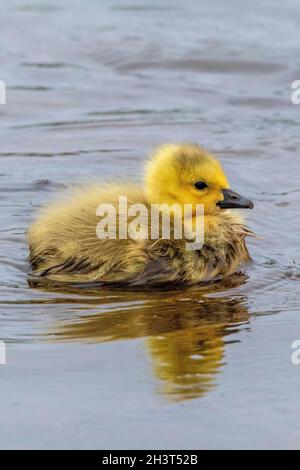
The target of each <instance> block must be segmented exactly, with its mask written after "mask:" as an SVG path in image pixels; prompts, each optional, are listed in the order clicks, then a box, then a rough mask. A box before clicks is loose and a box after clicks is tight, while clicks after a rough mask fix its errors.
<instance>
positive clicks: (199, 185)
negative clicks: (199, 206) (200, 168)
mask: <svg viewBox="0 0 300 470" xmlns="http://www.w3.org/2000/svg"><path fill="white" fill-rule="evenodd" d="M194 186H195V188H196V189H200V190H201V189H205V188H207V184H206V183H204V181H197V183H195V184H194Z"/></svg>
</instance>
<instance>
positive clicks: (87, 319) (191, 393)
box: [51, 276, 249, 401]
mask: <svg viewBox="0 0 300 470" xmlns="http://www.w3.org/2000/svg"><path fill="white" fill-rule="evenodd" d="M244 280H245V278H244V277H243V276H236V277H235V278H233V279H231V280H230V281H229V285H228V281H227V283H226V284H225V283H223V284H219V285H218V286H217V287H216V286H210V287H209V288H208V287H207V288H191V289H189V290H183V291H164V292H162V291H159V292H158V291H151V292H140V293H133V292H127V291H126V292H124V291H116V290H114V291H111V290H109V291H107V290H105V291H102V292H101V298H100V299H99V291H98V296H97V298H93V297H92V298H90V299H89V300H90V301H91V302H89V304H92V305H95V307H96V305H97V307H96V308H95V310H96V309H97V310H96V311H95V313H94V314H92V315H91V314H88V315H86V316H81V318H80V319H79V320H76V321H74V318H73V319H72V318H71V319H69V320H63V321H60V323H59V325H56V327H55V330H54V331H53V332H51V334H53V333H54V334H55V335H56V337H57V339H59V340H64V341H65V340H85V341H86V340H88V341H96V342H100V341H101V342H103V341H116V340H121V339H131V338H139V337H145V338H146V346H147V349H148V351H149V353H150V356H151V358H152V362H153V371H154V375H155V377H156V378H157V379H158V385H157V392H158V393H160V394H163V395H165V396H167V397H168V398H169V399H172V400H176V401H180V400H187V399H191V398H197V397H200V396H202V395H203V394H205V393H207V392H208V391H209V390H210V389H211V388H212V387H213V386H214V385H215V378H216V374H217V372H218V371H219V370H220V368H221V366H222V365H223V362H224V345H225V337H226V335H227V334H229V333H231V334H232V333H233V329H232V328H230V331H229V327H230V326H231V327H232V326H233V325H235V327H236V330H238V329H239V326H240V324H241V323H245V322H247V321H248V319H249V316H248V313H247V308H246V299H244V298H238V299H237V298H234V297H233V296H232V295H231V289H232V288H234V287H236V286H237V283H238V284H241V283H242V282H244ZM228 288H229V290H228ZM226 289H227V291H226ZM224 290H225V292H224ZM218 291H219V292H218ZM77 292H78V291H77ZM90 294H91V292H90ZM207 294H209V295H207ZM214 294H215V295H214ZM89 307H91V305H89ZM99 307H100V308H101V310H103V313H101V311H99ZM89 311H90V308H89ZM80 312H81V313H82V309H80Z"/></svg>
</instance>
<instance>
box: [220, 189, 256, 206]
mask: <svg viewBox="0 0 300 470" xmlns="http://www.w3.org/2000/svg"><path fill="white" fill-rule="evenodd" d="M223 194H224V200H223V201H220V202H218V203H217V206H219V207H221V209H253V207H254V204H253V202H252V201H250V199H246V198H244V197H243V196H240V195H239V194H238V193H235V192H234V191H231V189H223Z"/></svg>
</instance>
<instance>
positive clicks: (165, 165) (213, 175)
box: [145, 144, 253, 214]
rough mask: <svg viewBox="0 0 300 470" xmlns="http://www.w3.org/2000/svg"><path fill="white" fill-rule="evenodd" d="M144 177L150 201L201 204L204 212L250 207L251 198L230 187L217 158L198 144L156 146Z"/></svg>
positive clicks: (211, 212) (156, 202)
mask: <svg viewBox="0 0 300 470" xmlns="http://www.w3.org/2000/svg"><path fill="white" fill-rule="evenodd" d="M145 180H146V181H145V183H146V195H147V198H148V200H149V202H150V203H152V204H163V203H166V204H174V203H177V204H180V205H181V206H183V205H184V204H202V205H203V206H204V213H205V214H214V213H217V212H218V211H220V210H222V209H234V208H237V209H252V208H253V203H252V201H250V200H249V199H246V198H244V197H242V196H240V195H239V194H238V193H236V192H234V191H232V190H231V189H230V186H229V183H228V180H227V178H226V176H225V174H224V171H223V169H222V166H221V164H220V162H219V161H218V160H217V159H216V158H215V157H214V156H213V155H212V154H210V153H209V152H207V151H206V150H205V149H204V148H202V147H200V146H198V145H193V144H177V145H176V144H170V145H164V146H162V147H159V148H158V149H157V151H156V152H155V153H154V155H153V157H152V159H151V160H150V161H149V162H148V165H147V168H146V175H145Z"/></svg>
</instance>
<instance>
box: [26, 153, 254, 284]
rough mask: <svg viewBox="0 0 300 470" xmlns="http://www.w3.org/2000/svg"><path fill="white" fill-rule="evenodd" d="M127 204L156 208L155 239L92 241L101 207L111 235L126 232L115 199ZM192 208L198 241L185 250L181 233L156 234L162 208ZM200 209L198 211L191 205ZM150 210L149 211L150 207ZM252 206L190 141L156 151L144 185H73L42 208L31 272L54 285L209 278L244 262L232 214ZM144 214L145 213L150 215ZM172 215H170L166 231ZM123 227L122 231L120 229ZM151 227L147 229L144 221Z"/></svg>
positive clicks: (33, 235)
mask: <svg viewBox="0 0 300 470" xmlns="http://www.w3.org/2000/svg"><path fill="white" fill-rule="evenodd" d="M120 195H122V196H126V198H127V201H128V206H129V207H130V206H131V205H133V204H137V203H138V204H143V205H144V206H146V207H147V208H149V209H150V206H151V205H153V204H155V205H159V206H155V207H158V211H159V214H160V215H161V218H159V221H158V222H157V218H156V223H157V224H158V225H159V237H156V238H155V239H154V238H153V237H152V236H151V233H152V232H151V233H148V235H149V236H148V237H145V236H144V237H131V236H125V237H124V236H123V237H117V238H116V239H112V238H105V237H99V234H98V233H97V226H98V223H99V216H98V215H97V213H98V212H97V208H98V207H99V205H100V204H110V205H111V206H112V207H114V208H115V211H116V216H117V219H116V226H117V229H118V230H117V233H120V230H121V232H122V233H123V235H124V232H125V235H126V234H127V235H128V225H126V227H125V225H124V224H125V222H124V219H123V218H122V217H121V215H120V211H119V196H120ZM186 204H189V205H191V206H190V207H192V215H191V219H192V224H193V226H194V227H195V226H197V221H198V220H197V218H199V217H202V218H203V220H202V222H203V227H204V240H203V243H202V245H201V247H200V248H199V249H188V248H187V239H185V238H184V236H183V237H182V238H181V239H178V238H177V237H176V236H175V235H174V234H175V230H173V232H172V235H171V236H170V237H169V238H165V237H164V236H163V235H162V229H161V226H162V220H163V218H164V216H165V214H164V210H162V209H160V207H165V205H168V206H169V207H170V206H173V205H174V207H177V208H178V207H179V208H182V211H183V212H182V213H184V207H185V205H186ZM161 205H162V206H161ZM197 205H202V206H201V207H203V213H202V214H200V215H198V213H197V212H196V210H195V208H196V207H197ZM152 207H153V206H152ZM252 208H253V203H252V201H250V200H249V199H246V198H244V197H242V196H240V195H239V194H238V193H236V192H233V191H232V190H231V189H230V186H229V183H228V181H227V178H226V176H225V174H224V171H223V169H222V167H221V164H220V163H219V161H218V160H217V159H216V158H215V157H214V156H213V155H212V154H211V153H209V152H207V151H206V150H205V149H204V148H202V147H200V146H198V145H194V144H170V145H164V146H161V147H159V148H158V149H157V150H156V151H155V152H154V154H153V156H152V157H151V158H150V160H149V162H148V163H147V166H146V170H145V178H144V187H143V186H142V185H141V186H138V185H135V184H132V183H129V182H125V183H123V184H108V185H106V186H103V185H102V186H100V185H88V186H87V187H81V188H77V189H76V190H73V191H72V192H71V193H69V194H68V195H67V196H66V197H64V198H62V200H59V201H56V202H54V203H51V204H50V205H48V206H47V207H45V208H44V209H42V210H41V212H40V213H39V215H38V217H37V219H36V221H35V222H34V223H33V225H32V226H31V227H30V228H29V230H28V242H29V247H30V263H31V266H32V270H33V275H34V277H35V278H38V279H42V278H43V279H47V280H49V281H54V282H55V283H71V284H86V283H89V284H90V283H97V284H98V283H99V284H100V285H101V284H120V285H129V286H138V285H140V286H143V285H145V286H147V285H150V286H155V285H163V284H188V285H192V284H197V283H201V282H209V281H215V280H219V279H222V278H225V277H227V276H230V275H231V274H233V273H234V272H236V271H237V270H238V269H239V267H240V266H241V265H242V264H243V263H246V262H248V261H249V260H250V255H249V252H248V249H247V246H246V242H245V238H246V237H247V236H254V234H253V232H252V231H251V230H249V229H248V228H247V226H246V225H245V222H244V219H243V217H242V216H241V214H240V212H239V211H237V212H236V211H233V210H232V209H252ZM149 213H150V210H149ZM178 217H181V215H179V212H178V210H175V209H174V211H173V213H172V223H173V225H172V227H173V228H174V225H175V220H176V218H178ZM123 225H124V226H123ZM150 225H151V224H150Z"/></svg>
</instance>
